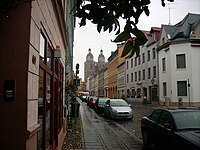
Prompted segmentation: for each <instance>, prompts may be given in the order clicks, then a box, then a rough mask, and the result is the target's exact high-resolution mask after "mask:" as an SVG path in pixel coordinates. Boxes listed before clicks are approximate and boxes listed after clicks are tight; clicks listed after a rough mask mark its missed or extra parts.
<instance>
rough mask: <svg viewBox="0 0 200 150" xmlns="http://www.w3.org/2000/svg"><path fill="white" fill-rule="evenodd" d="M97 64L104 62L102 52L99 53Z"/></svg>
mask: <svg viewBox="0 0 200 150" xmlns="http://www.w3.org/2000/svg"><path fill="white" fill-rule="evenodd" d="M98 62H105V56H104V55H103V50H101V51H100V54H99V57H98Z"/></svg>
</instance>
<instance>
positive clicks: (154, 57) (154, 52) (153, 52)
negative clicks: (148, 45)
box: [152, 47, 156, 59]
mask: <svg viewBox="0 0 200 150" xmlns="http://www.w3.org/2000/svg"><path fill="white" fill-rule="evenodd" d="M152 56H153V59H156V49H155V47H154V48H153V50H152Z"/></svg>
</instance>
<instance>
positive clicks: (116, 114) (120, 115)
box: [104, 99, 133, 119]
mask: <svg viewBox="0 0 200 150" xmlns="http://www.w3.org/2000/svg"><path fill="white" fill-rule="evenodd" d="M104 116H105V117H108V118H113V119H132V118H133V111H132V109H131V107H130V105H129V104H128V103H127V102H126V101H125V100H123V99H110V100H107V102H106V105H105V107H104Z"/></svg>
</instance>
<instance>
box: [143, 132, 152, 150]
mask: <svg viewBox="0 0 200 150" xmlns="http://www.w3.org/2000/svg"><path fill="white" fill-rule="evenodd" d="M142 141H143V144H144V146H147V147H149V146H150V141H149V136H148V133H147V132H146V131H145V130H143V131H142Z"/></svg>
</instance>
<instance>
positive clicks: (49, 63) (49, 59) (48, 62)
mask: <svg viewBox="0 0 200 150" xmlns="http://www.w3.org/2000/svg"><path fill="white" fill-rule="evenodd" d="M47 66H48V67H49V68H51V66H52V47H51V46H50V45H49V44H48V49H47Z"/></svg>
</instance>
